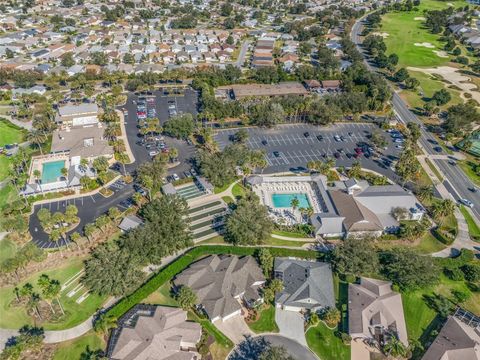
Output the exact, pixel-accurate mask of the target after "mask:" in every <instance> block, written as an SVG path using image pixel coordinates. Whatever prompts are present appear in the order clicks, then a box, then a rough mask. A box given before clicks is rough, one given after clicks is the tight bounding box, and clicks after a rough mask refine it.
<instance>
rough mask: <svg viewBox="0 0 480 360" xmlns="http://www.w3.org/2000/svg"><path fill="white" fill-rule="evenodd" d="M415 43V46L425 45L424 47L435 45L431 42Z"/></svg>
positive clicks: (431, 47)
mask: <svg viewBox="0 0 480 360" xmlns="http://www.w3.org/2000/svg"><path fill="white" fill-rule="evenodd" d="M413 45H415V46H423V47H426V48H429V49H434V48H435V46H434V45H432V44H430V43H429V42H423V43H414V44H413Z"/></svg>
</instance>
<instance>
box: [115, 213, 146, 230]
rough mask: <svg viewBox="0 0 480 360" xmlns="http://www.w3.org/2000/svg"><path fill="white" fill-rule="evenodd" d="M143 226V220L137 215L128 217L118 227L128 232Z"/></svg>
mask: <svg viewBox="0 0 480 360" xmlns="http://www.w3.org/2000/svg"><path fill="white" fill-rule="evenodd" d="M142 224H143V220H142V219H140V218H139V217H138V216H136V215H128V216H126V217H124V218H123V220H122V222H121V223H120V224H119V225H118V227H119V228H120V229H121V230H123V231H128V230H131V229H135V228H136V227H138V226H140V225H142Z"/></svg>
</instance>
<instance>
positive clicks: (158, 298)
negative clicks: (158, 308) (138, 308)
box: [144, 282, 178, 307]
mask: <svg viewBox="0 0 480 360" xmlns="http://www.w3.org/2000/svg"><path fill="white" fill-rule="evenodd" d="M170 289H171V284H170V283H169V282H168V283H166V284H163V285H162V286H160V287H159V288H158V289H157V291H155V292H154V293H152V294H151V295H150V296H149V297H147V298H146V299H145V300H144V302H145V303H147V304H156V305H166V306H174V307H177V306H178V302H177V300H175V299H174V298H173V297H172V295H171V294H170Z"/></svg>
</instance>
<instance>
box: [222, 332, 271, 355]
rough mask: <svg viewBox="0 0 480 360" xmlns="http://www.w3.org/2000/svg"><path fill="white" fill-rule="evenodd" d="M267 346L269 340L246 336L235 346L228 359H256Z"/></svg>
mask: <svg viewBox="0 0 480 360" xmlns="http://www.w3.org/2000/svg"><path fill="white" fill-rule="evenodd" d="M269 346H270V342H268V341H267V340H266V339H265V338H263V337H256V338H252V337H251V336H248V337H246V339H245V341H243V342H242V343H240V344H239V345H238V346H237V347H236V348H235V350H234V351H233V352H232V353H231V354H230V356H229V358H228V360H256V359H258V357H259V355H260V354H261V353H262V352H264V351H265V350H266V349H267V348H268V347H269Z"/></svg>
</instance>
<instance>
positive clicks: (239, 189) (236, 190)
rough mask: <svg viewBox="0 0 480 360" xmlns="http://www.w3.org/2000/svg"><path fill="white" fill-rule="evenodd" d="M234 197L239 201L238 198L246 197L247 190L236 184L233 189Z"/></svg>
mask: <svg viewBox="0 0 480 360" xmlns="http://www.w3.org/2000/svg"><path fill="white" fill-rule="evenodd" d="M232 195H233V196H234V197H235V198H236V199H238V198H241V197H242V196H244V195H245V188H244V187H243V186H242V185H240V184H238V183H237V184H235V185H233V188H232Z"/></svg>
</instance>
